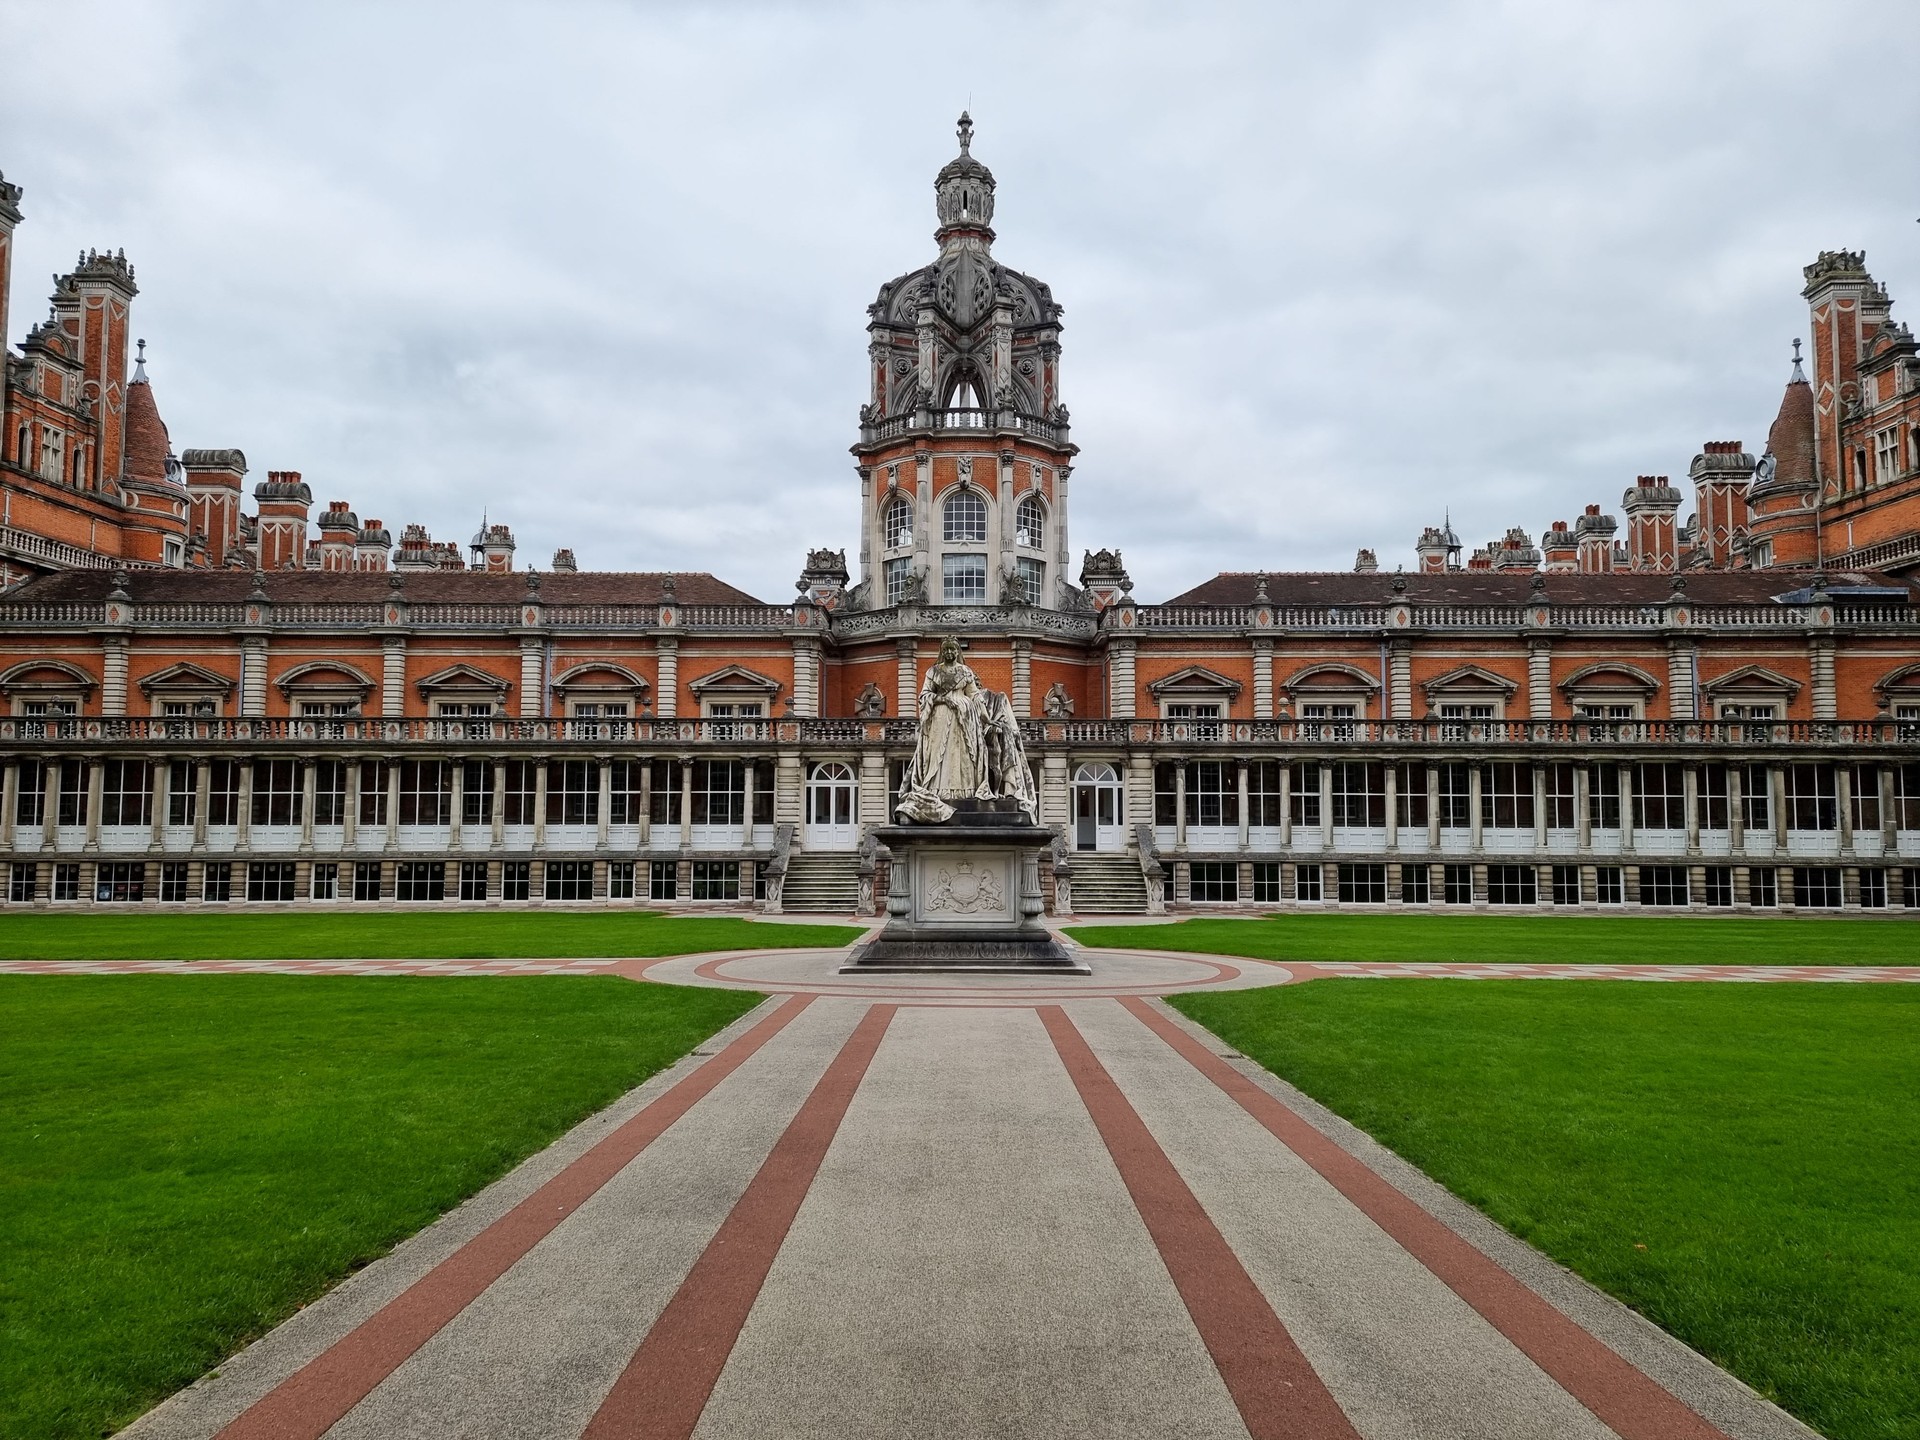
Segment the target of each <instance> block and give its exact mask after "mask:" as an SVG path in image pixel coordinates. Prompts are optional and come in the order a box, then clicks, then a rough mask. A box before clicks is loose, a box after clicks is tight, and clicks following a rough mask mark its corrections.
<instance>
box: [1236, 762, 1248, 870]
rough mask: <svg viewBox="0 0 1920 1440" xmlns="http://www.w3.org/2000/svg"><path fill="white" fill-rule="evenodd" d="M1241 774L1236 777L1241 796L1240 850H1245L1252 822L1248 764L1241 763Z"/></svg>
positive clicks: (1239, 767)
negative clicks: (1250, 817) (1249, 816)
mask: <svg viewBox="0 0 1920 1440" xmlns="http://www.w3.org/2000/svg"><path fill="white" fill-rule="evenodd" d="M1238 769H1239V774H1238V776H1237V777H1236V779H1237V783H1238V786H1239V796H1240V848H1241V849H1242V850H1245V849H1246V848H1247V846H1248V843H1249V836H1248V834H1247V831H1248V829H1249V827H1250V826H1251V824H1252V822H1251V821H1250V820H1249V819H1248V818H1247V762H1246V761H1244V760H1242V761H1240V762H1239V766H1238Z"/></svg>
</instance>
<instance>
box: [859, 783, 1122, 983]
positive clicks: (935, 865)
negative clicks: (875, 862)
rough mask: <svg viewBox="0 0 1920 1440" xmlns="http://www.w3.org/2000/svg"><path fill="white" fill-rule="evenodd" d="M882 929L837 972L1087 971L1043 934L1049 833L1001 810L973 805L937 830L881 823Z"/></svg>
mask: <svg viewBox="0 0 1920 1440" xmlns="http://www.w3.org/2000/svg"><path fill="white" fill-rule="evenodd" d="M875 833H876V838H877V839H878V840H879V841H880V843H881V844H883V845H885V846H886V847H887V849H888V850H890V851H891V852H892V854H893V863H892V866H891V869H890V872H889V880H888V885H887V924H886V928H885V929H883V930H882V931H881V932H880V933H879V934H878V935H876V936H875V937H874V938H873V939H871V940H868V941H866V942H865V943H864V944H862V945H860V946H859V947H858V948H857V949H855V950H854V952H853V954H852V956H851V957H850V958H849V959H848V961H847V963H846V964H845V965H843V966H842V967H841V973H842V974H843V975H845V974H857V973H859V972H862V971H868V972H872V971H912V970H925V971H962V972H967V973H971V974H981V973H987V974H995V973H1008V974H1020V973H1027V972H1031V971H1046V972H1050V973H1055V974H1061V975H1088V974H1091V973H1092V972H1091V971H1090V970H1089V969H1088V968H1087V966H1086V965H1085V964H1083V963H1082V962H1080V961H1078V960H1076V959H1075V958H1074V957H1073V955H1072V954H1071V953H1070V952H1068V951H1067V949H1066V948H1065V947H1064V946H1062V945H1061V944H1060V942H1059V941H1057V940H1055V939H1054V938H1053V936H1052V935H1050V934H1048V933H1047V928H1046V925H1045V923H1044V920H1043V918H1042V917H1043V916H1044V914H1045V911H1046V902H1045V900H1044V898H1043V897H1042V895H1041V893H1040V856H1041V854H1042V853H1043V852H1044V851H1045V850H1046V849H1047V847H1048V846H1049V845H1051V844H1052V843H1053V832H1052V831H1051V830H1049V829H1047V828H1046V827H1045V826H1042V825H1031V824H1028V823H1027V820H1026V817H1025V816H1023V815H1022V814H1020V812H1019V811H1018V810H1017V809H1014V808H1011V807H1010V802H998V801H985V802H981V801H976V802H973V804H972V805H970V806H968V807H966V808H962V809H958V810H956V812H955V814H954V816H953V818H952V819H951V820H948V821H946V822H945V823H943V824H939V825H886V826H882V827H881V828H880V829H879V830H878V831H877V832H875Z"/></svg>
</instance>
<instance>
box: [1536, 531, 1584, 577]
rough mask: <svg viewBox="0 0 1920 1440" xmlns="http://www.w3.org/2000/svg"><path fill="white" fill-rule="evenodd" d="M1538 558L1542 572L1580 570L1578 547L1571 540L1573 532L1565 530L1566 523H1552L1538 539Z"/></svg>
mask: <svg viewBox="0 0 1920 1440" xmlns="http://www.w3.org/2000/svg"><path fill="white" fill-rule="evenodd" d="M1540 556H1541V568H1542V569H1543V570H1578V569H1579V568H1580V546H1579V544H1578V542H1577V541H1575V539H1574V538H1573V531H1571V530H1570V529H1568V528H1567V522H1566V521H1564V520H1556V521H1554V522H1553V525H1552V526H1551V528H1549V529H1548V531H1547V533H1546V534H1544V535H1542V536H1541V537H1540Z"/></svg>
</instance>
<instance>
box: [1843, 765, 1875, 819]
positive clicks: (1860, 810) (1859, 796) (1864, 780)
mask: <svg viewBox="0 0 1920 1440" xmlns="http://www.w3.org/2000/svg"><path fill="white" fill-rule="evenodd" d="M1848 780H1849V782H1850V794H1849V795H1848V797H1847V809H1848V811H1849V812H1851V813H1850V814H1849V815H1848V817H1847V818H1848V820H1849V822H1850V823H1851V824H1852V825H1853V828H1854V829H1855V830H1878V829H1879V828H1880V767H1879V766H1878V765H1860V764H1857V765H1855V766H1854V767H1853V773H1852V775H1850V776H1848Z"/></svg>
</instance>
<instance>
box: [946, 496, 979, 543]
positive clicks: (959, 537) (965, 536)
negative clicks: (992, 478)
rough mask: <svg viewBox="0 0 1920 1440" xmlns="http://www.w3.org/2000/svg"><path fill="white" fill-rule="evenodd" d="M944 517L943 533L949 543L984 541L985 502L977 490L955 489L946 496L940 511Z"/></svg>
mask: <svg viewBox="0 0 1920 1440" xmlns="http://www.w3.org/2000/svg"><path fill="white" fill-rule="evenodd" d="M941 514H942V516H943V517H944V533H945V538H946V539H947V540H948V542H949V543H952V542H960V543H965V542H968V541H975V542H979V543H985V541H986V538H987V502H986V501H985V500H983V499H981V498H980V492H979V491H977V490H964V489H962V490H956V491H954V492H953V494H951V495H949V496H948V497H947V503H946V507H945V508H944V509H943V510H942V511H941Z"/></svg>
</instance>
